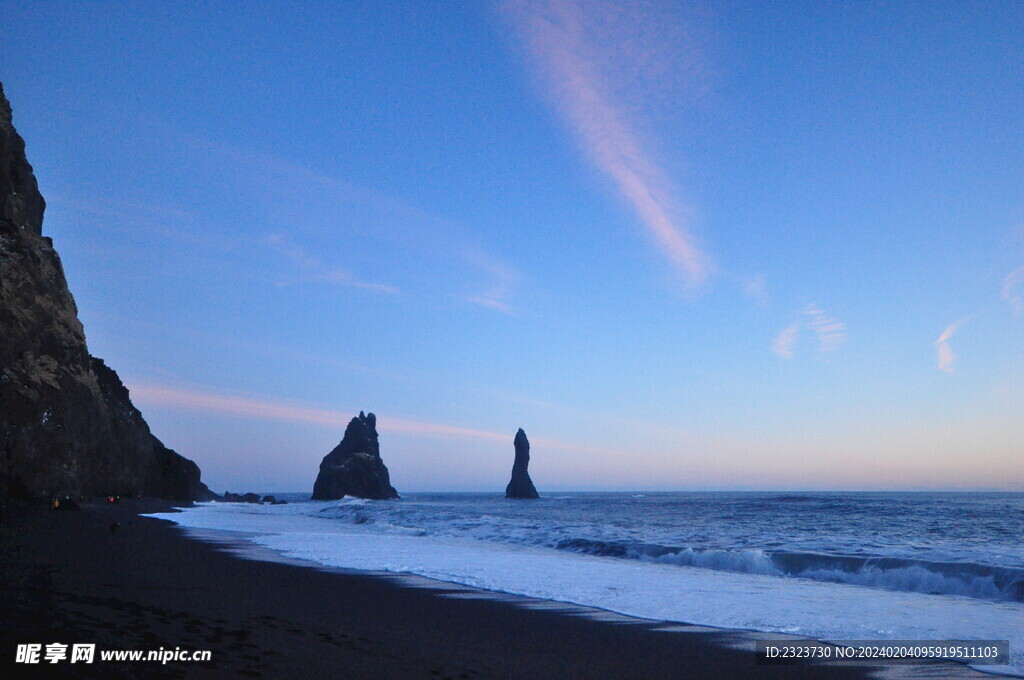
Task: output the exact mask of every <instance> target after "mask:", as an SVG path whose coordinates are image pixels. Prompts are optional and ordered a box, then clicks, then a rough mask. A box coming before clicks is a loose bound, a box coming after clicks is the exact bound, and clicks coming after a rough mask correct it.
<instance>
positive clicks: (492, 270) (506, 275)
mask: <svg viewBox="0 0 1024 680" xmlns="http://www.w3.org/2000/svg"><path fill="white" fill-rule="evenodd" d="M465 257H466V260H467V261H468V262H470V263H471V264H473V265H474V266H476V267H477V268H478V269H480V270H481V271H482V272H484V273H485V274H487V276H488V278H489V282H488V283H489V285H488V286H487V288H486V290H484V292H483V293H481V294H479V295H472V296H470V297H469V298H467V299H468V300H469V302H472V303H473V304H475V305H480V306H481V307H486V308H488V309H494V310H496V311H499V312H501V313H502V314H507V315H509V316H514V315H515V311H516V310H515V308H514V307H513V306H512V304H511V299H512V297H513V296H514V294H515V289H516V287H517V286H518V284H519V280H520V275H519V272H517V271H516V270H514V269H512V268H511V267H509V266H508V265H506V264H503V263H501V262H498V261H497V260H495V259H494V258H493V257H491V256H490V255H488V254H487V253H484V252H483V251H480V250H471V251H467V253H466V255H465Z"/></svg>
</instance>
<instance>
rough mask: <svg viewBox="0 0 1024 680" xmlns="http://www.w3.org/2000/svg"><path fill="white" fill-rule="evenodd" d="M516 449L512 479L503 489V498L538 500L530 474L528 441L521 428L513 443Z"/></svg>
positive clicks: (538, 496)
mask: <svg viewBox="0 0 1024 680" xmlns="http://www.w3.org/2000/svg"><path fill="white" fill-rule="evenodd" d="M513 443H514V445H515V447H516V460H515V462H514V463H512V479H510V480H509V482H508V486H506V487H505V498H540V495H539V494H538V493H537V489H536V487H534V486H533V480H531V479H530V473H529V471H528V470H527V468H529V467H530V440H529V439H527V438H526V433H525V432H523V428H519V431H518V432H516V438H515V441H514V442H513Z"/></svg>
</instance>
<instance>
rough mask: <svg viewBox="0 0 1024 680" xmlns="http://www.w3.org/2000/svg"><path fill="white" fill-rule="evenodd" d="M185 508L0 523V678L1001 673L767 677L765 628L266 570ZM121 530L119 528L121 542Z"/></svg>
mask: <svg viewBox="0 0 1024 680" xmlns="http://www.w3.org/2000/svg"><path fill="white" fill-rule="evenodd" d="M174 505H175V504H174V503H172V502H165V501H158V500H150V499H145V500H128V501H125V502H124V503H121V504H118V505H106V504H102V505H99V504H86V505H83V507H82V510H80V511H77V512H46V511H41V512H32V511H27V510H26V511H22V512H16V513H15V514H14V516H12V517H9V518H8V519H7V521H6V522H5V524H4V525H3V527H2V528H0V548H2V549H3V554H4V555H5V559H4V564H3V565H2V569H3V584H2V585H3V590H2V604H3V609H2V611H3V614H2V617H3V619H2V625H0V630H2V631H3V632H2V637H3V639H4V645H3V647H4V648H3V650H2V651H0V654H2V655H3V658H2V661H0V667H2V668H6V669H9V670H13V671H15V672H21V673H22V674H23V675H25V676H26V677H35V676H36V675H38V677H47V678H52V677H83V678H86V677H89V678H106V677H111V678H118V677H175V678H182V677H184V678H212V677H218V678H220V677H250V678H258V677H275V678H279V677H303V678H319V677H323V678H329V677H330V678H335V677H348V678H403V677H424V678H452V679H456V678H457V679H459V680H461V679H463V678H467V679H468V678H481V679H485V678H540V679H543V678H623V677H631V678H683V677H699V678H865V677H871V676H876V677H877V676H880V675H881V676H884V677H932V678H934V677H974V678H982V677H993V676H992V675H991V674H988V673H984V672H981V671H974V670H973V669H969V668H967V667H966V666H962V665H957V664H931V665H926V666H889V667H885V668H880V667H874V668H867V667H840V666H824V665H793V666H788V665H787V666H770V665H762V664H757V663H755V660H754V655H753V652H752V642H751V641H752V640H753V636H754V634H755V633H753V632H751V631H737V630H729V629H717V628H711V627H707V626H692V625H689V624H681V623H677V622H670V621H653V620H647V619H638V618H634V617H629V616H626V615H621V614H617V613H614V612H607V611H605V610H599V609H596V608H592V607H583V606H580V605H573V604H570V603H564V602H556V601H547V600H537V599H535V598H528V597H525V596H518V595H511V594H507V593H497V592H491V591H484V590H479V589H475V588H472V587H468V586H462V585H458V584H451V583H447V582H443V581H434V580H433V579H428V578H426V577H419V576H412V575H402V574H391V573H381V572H359V571H355V570H349V569H335V568H330V567H323V566H322V565H317V564H315V563H311V562H305V561H302V560H296V559H292V558H288V557H284V556H282V555H279V554H276V557H275V558H274V559H273V560H266V559H257V558H254V557H253V554H254V551H255V550H266V551H267V552H268V553H270V552H273V551H271V550H269V549H266V548H260V547H259V546H255V545H254V544H251V543H248V542H245V541H244V539H242V538H240V537H237V536H236V537H233V538H232V537H224V538H225V540H222V541H216V542H211V540H209V539H211V538H213V537H207V540H203V539H202V538H199V537H194V536H189V535H188V531H186V530H183V529H182V528H180V527H178V526H177V525H175V524H173V523H172V522H171V521H168V520H163V519H158V518H149V517H143V516H140V515H142V514H144V513H152V512H168V511H170V510H172V509H173V506H174ZM177 505H180V503H178V504H177ZM112 522H119V523H120V525H121V526H120V528H119V529H118V530H116V531H111V530H110V528H109V527H110V524H111V523H112ZM243 543H245V545H242V544H243ZM266 557H268V555H264V558H266ZM762 635H763V634H762ZM778 637H780V638H783V637H795V636H782V635H780V636H778ZM30 642H35V643H46V644H49V643H52V642H60V643H65V644H69V645H70V644H73V643H95V644H96V646H97V649H98V650H102V649H114V650H133V649H139V650H148V649H157V648H161V647H162V648H165V649H173V648H175V647H181V649H186V650H210V651H211V653H212V659H211V661H210V662H206V663H195V662H174V661H172V662H170V663H168V664H166V665H159V664H158V663H154V662H150V663H146V662H141V661H139V662H101V661H100V660H99V659H98V658H97V661H96V662H95V663H94V664H92V665H82V664H69V663H67V662H65V663H59V664H38V665H35V666H32V665H25V664H14V663H13V661H14V654H15V646H16V644H17V643H30ZM9 677H10V676H9Z"/></svg>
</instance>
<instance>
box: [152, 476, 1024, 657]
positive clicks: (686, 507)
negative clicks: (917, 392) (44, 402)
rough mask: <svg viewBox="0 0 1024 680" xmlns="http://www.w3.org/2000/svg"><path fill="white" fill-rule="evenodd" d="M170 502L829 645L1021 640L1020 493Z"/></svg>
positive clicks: (671, 617)
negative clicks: (872, 641)
mask: <svg viewBox="0 0 1024 680" xmlns="http://www.w3.org/2000/svg"><path fill="white" fill-rule="evenodd" d="M279 497H283V498H285V499H287V500H288V501H289V503H288V504H287V505H273V506H272V505H251V504H240V503H203V504H198V505H197V506H196V507H194V508H191V509H187V510H185V511H184V512H182V513H170V514H162V515H157V516H159V517H163V518H165V519H169V520H172V521H174V522H176V523H178V524H179V525H181V526H182V527H185V528H191V529H202V530H214V531H232V532H242V533H241V534H239V535H240V536H242V537H243V538H244V539H245V540H247V541H250V542H252V543H254V544H256V545H259V546H262V547H264V548H269V549H270V550H271V551H274V552H277V553H280V554H282V555H283V556H287V557H291V558H298V559H302V560H307V561H310V562H314V563H318V564H322V565H326V566H332V567H347V568H355V569H366V570H373V571H384V572H395V573H404V574H416V575H420V576H424V577H427V578H431V579H437V580H441V581H448V582H452V583H458V584H462V585H467V586H472V587H475V588H481V589H485V590H492V591H497V592H504V593H513V594H520V595H527V596H530V597H534V598H541V599H547V600H553V601H558V602H569V603H575V604H579V605H585V606H589V607H595V608H599V609H605V610H609V611H613V612H617V613H621V614H626V615H629V616H635V617H641V618H647V619H656V620H665V621H678V622H684V623H691V624H699V625H706V626H715V627H723V628H736V629H744V630H753V631H763V632H778V633H786V634H794V635H802V636H807V637H811V638H816V639H821V640H852V639H1002V640H1005V639H1009V640H1010V649H1011V665H1010V666H1009V667H1007V666H991V667H984V666H978V667H979V668H982V669H984V670H990V671H992V672H996V673H1010V674H1015V675H1024V546H1022V543H1021V539H1022V537H1024V494H1022V493H771V492H761V493H549V494H545V495H544V497H542V498H541V499H540V500H534V501H514V500H506V499H505V498H504V497H502V496H501V495H498V494H474V493H445V494H440V493H436V494H435V493H430V494H428V493H421V494H406V495H404V496H403V498H402V499H401V500H397V501H367V500H362V499H351V498H345V499H342V500H340V501H331V502H311V501H309V500H307V499H308V495H305V494H302V495H298V494H280V495H279Z"/></svg>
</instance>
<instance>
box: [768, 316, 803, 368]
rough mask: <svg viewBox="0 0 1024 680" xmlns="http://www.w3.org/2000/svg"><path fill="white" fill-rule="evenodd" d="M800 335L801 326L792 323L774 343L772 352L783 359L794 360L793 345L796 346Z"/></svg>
mask: <svg viewBox="0 0 1024 680" xmlns="http://www.w3.org/2000/svg"><path fill="white" fill-rule="evenodd" d="M799 334H800V324H799V323H791V324H790V325H788V326H786V327H785V328H783V329H782V332H780V333H779V334H778V335H777V336H776V337H775V342H773V343H772V352H774V353H775V354H777V355H779V356H780V357H782V358H783V359H792V358H793V345H795V344H796V340H797V336H799Z"/></svg>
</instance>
